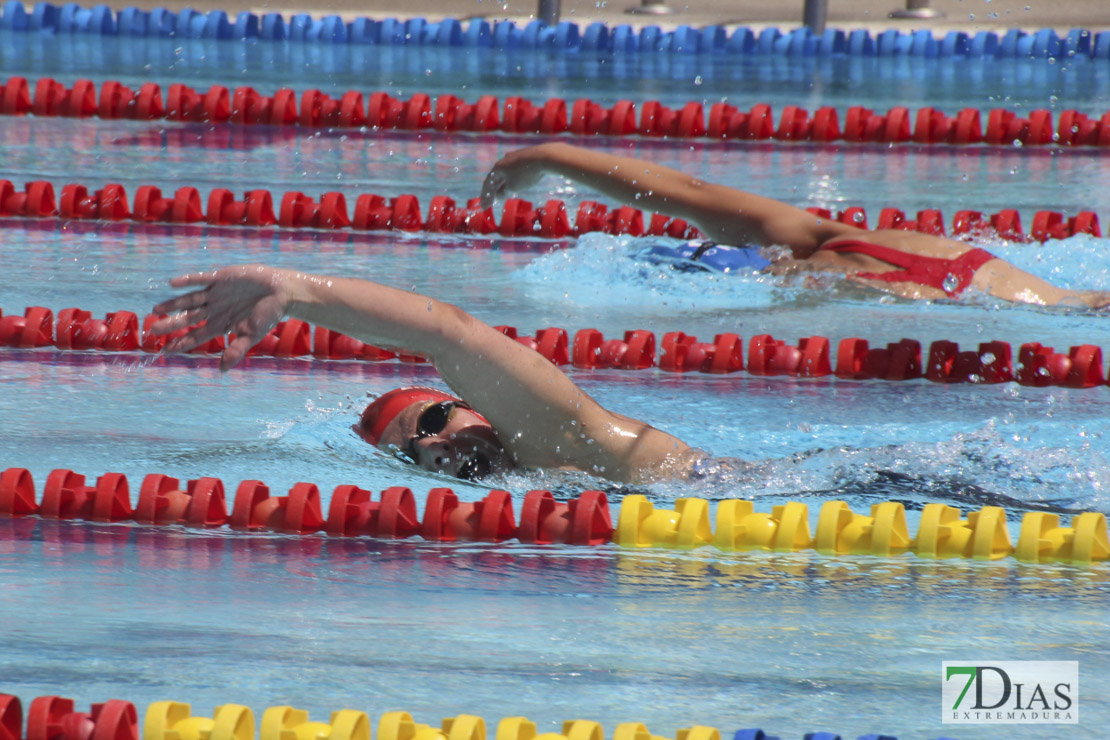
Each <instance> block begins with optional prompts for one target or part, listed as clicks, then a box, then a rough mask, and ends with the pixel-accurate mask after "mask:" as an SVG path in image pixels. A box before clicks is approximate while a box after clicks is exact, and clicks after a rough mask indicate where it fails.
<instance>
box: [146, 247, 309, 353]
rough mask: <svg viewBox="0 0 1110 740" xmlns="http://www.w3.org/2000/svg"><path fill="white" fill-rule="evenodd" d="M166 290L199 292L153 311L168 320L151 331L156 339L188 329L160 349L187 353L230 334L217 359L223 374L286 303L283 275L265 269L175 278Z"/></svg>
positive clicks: (242, 268) (278, 316) (254, 267)
mask: <svg viewBox="0 0 1110 740" xmlns="http://www.w3.org/2000/svg"><path fill="white" fill-rule="evenodd" d="M170 285H172V286H173V287H175V288H188V287H194V286H204V287H203V288H201V289H200V290H195V291H193V292H192V293H186V294H185V295H181V296H178V297H176V298H171V299H169V300H168V301H163V302H161V303H159V304H158V305H157V306H155V307H154V313H156V314H168V315H167V316H166V317H165V318H162V319H159V320H158V321H156V322H155V323H154V324H153V326H151V328H150V330H151V331H152V332H154V333H155V334H159V335H161V334H169V333H170V332H173V331H176V330H178V329H183V328H185V327H189V326H191V327H193V328H192V329H191V330H190V331H189V332H188V333H187V334H185V335H184V336H181V337H178V338H176V339H173V340H172V341H170V342H169V343H168V344H167V345H166V348H165V350H164V351H165V352H167V353H173V352H188V351H189V350H191V349H193V348H194V347H199V346H200V345H202V344H204V343H205V342H207V341H209V340H210V339H213V338H215V337H219V336H223V335H225V334H232V333H233V334H235V338H234V339H233V340H232V341H231V342H229V343H228V345H227V348H226V349H225V350H224V353H223V355H222V356H221V357H220V370H221V371H224V372H226V371H227V370H229V369H230V368H232V367H234V366H235V365H237V364H238V363H239V361H240V360H242V359H243V357H244V356H245V355H246V354H247V351H248V350H249V349H250V348H251V347H253V346H254V345H256V344H258V342H260V341H261V340H262V338H263V337H265V336H266V334H267V333H269V331H270V330H271V329H273V328H274V326H276V325H277V323H278V322H279V321H280V320H281V318H282V317H283V316H284V315H285V312H286V309H287V307H288V305H289V301H290V290H289V286H288V281H287V280H286V275H285V272H284V271H283V270H276V269H274V268H272V267H266V266H264V265H241V266H238V267H226V268H223V269H221V270H215V271H213V272H195V273H191V274H189V275H182V276H181V277H176V278H174V279H173V280H171V281H170ZM197 324H200V325H199V326H197Z"/></svg>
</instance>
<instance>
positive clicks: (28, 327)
mask: <svg viewBox="0 0 1110 740" xmlns="http://www.w3.org/2000/svg"><path fill="white" fill-rule="evenodd" d="M158 318H159V317H158V316H156V315H154V314H148V315H147V316H145V317H144V318H143V320H142V322H141V323H140V322H139V319H138V317H137V316H136V315H135V314H133V313H131V312H130V311H115V312H112V313H109V314H107V316H105V317H104V318H94V317H93V316H92V314H91V312H89V311H84V310H81V309H79V308H66V309H62V310H61V311H59V312H58V315H57V318H56V319H55V317H54V313H53V312H52V311H51V310H50V309H48V308H43V307H41V306H31V307H30V308H27V309H25V310H24V312H23V314H22V315H17V314H9V315H8V316H4V315H3V312H2V311H0V347H13V348H39V347H51V346H53V347H56V348H58V349H62V350H104V351H109V352H133V351H143V352H159V351H161V350H162V348H163V347H165V345H166V343H167V342H168V341H170V340H171V339H172V338H174V337H177V336H182V335H184V334H185V333H186V332H187V331H189V329H188V328H183V329H179V330H177V331H176V332H173V333H172V334H169V335H165V336H154V335H153V334H151V333H150V326H151V325H152V324H153V323H154V322H155V321H156V320H157V319H158ZM496 328H497V329H499V330H500V331H501V332H502V333H503V334H505V335H506V336H508V337H510V338H512V339H515V340H516V341H518V342H520V343H521V344H524V345H525V346H527V347H530V348H531V349H533V350H535V351H536V352H539V353H540V354H541V355H543V356H544V357H546V358H547V359H548V360H550V361H551V362H553V363H554V364H556V365H560V366H562V365H572V366H573V367H576V368H581V369H589V370H596V369H617V370H644V369H647V368H651V367H658V368H659V369H660V370H663V371H666V372H673V373H685V372H700V373H710V374H727V373H736V372H740V371H742V370H745V369H746V370H747V372H748V374H750V375H761V376H772V375H789V376H793V377H799V378H818V377H825V376H830V375H832V376H835V377H837V378H840V379H843V380H914V379H917V378H925V379H926V380H930V381H932V382H935V383H985V384H990V383H1007V382H1016V383H1019V384H1021V385H1030V386H1061V387H1068V388H1092V387H1094V386H1099V385H1104V384H1107V383H1110V375H1108V374H1107V373H1105V372H1104V370H1105V369H1104V367H1103V359H1102V349H1101V348H1100V347H1097V346H1095V345H1091V344H1082V345H1077V346H1073V347H1070V348H1069V349H1068V351H1067V352H1066V353H1065V352H1057V351H1055V350H1054V349H1053V348H1052V347H1046V346H1043V345H1041V344H1040V343H1039V342H1026V343H1024V344H1022V345H1021V346H1020V347H1019V349H1018V352H1017V363H1016V364H1015V363H1014V352H1013V349H1012V348H1011V346H1010V344H1009V343H1007V342H1002V341H990V342H982V343H980V344H979V346H978V347H977V348H976V349H964V350H961V349H960V347H959V346H958V345H957V344H956V343H955V342H951V341H948V340H943V339H942V340H937V341H934V342H932V343H931V344H930V345H929V347H928V350H927V351H926V352H923V351H922V345H921V343H920V342H919V341H917V340H914V339H902V340H901V341H899V342H893V343H889V344H887V345H886V346H885V347H871V346H870V344H869V343H868V341H867V340H866V339H861V338H858V337H847V338H844V339H841V340H840V342H839V343H838V344H837V345H836V347H835V354H834V348H833V346H832V344H831V342H830V340H829V339H828V338H826V337H821V336H812V337H803V338H801V339H800V340H799V341H798V343H797V344H790V343H789V342H787V341H786V340H783V339H776V338H775V337H773V336H772V335H770V334H757V335H755V336H753V337H751V339H750V340H749V341H748V351H747V364H746V365H745V355H744V341H743V339H742V338H741V337H740V336H739V335H738V334H733V333H728V332H726V333H721V334H717V335H715V336H714V337H713V340H712V341H698V338H697V337H696V336H693V335H689V334H685V333H683V332H678V331H674V332H667V333H666V334H664V335H663V337H662V339H661V340H659V341H658V342H657V341H656V337H655V334H654V333H652V332H650V331H644V330H634V331H626V332H625V333H624V335H623V336H622V337H621V338H609V339H606V338H605V337H604V335H603V334H602V333H601V332H600V331H598V330H597V329H582V330H579V331H578V332H577V333H576V334H575V335H574V337H573V339H571V338H570V335H569V334H568V333H567V330H566V329H560V328H557V327H550V328H547V329H542V330H540V331H538V332H536V333H535V334H534V335H528V334H524V333H521V332H520V331H519V330H518V329H517V328H516V327H512V326H498V327H496ZM226 341H227V340H225V338H224V337H216V338H214V339H211V340H209V341H208V342H206V343H205V344H203V345H201V346H199V347H197V348H195V349H193V350H192V351H191V354H197V355H211V354H218V353H220V352H222V351H223V350H224V347H225V346H226ZM657 349H658V353H657ZM249 354H250V355H252V356H263V357H308V356H312V357H315V358H317V359H322V360H362V361H366V362H384V361H387V360H397V361H399V362H403V363H409V364H417V363H425V362H427V359H426V358H424V357H421V356H420V355H416V354H408V353H403V352H402V353H395V352H390V351H388V350H384V349H381V348H379V347H374V346H373V345H369V344H365V343H363V342H360V341H359V340H357V339H353V338H351V337H348V336H346V335H344V334H340V333H339V332H334V331H330V330H328V329H325V328H323V327H315V329H314V328H313V327H311V326H310V325H309V324H307V323H305V322H303V321H300V320H297V319H290V320H287V321H282V322H280V323H279V324H278V325H277V326H275V327H274V328H273V329H272V330H271V331H270V333H269V334H267V335H266V336H265V337H264V338H263V339H262V341H261V342H259V343H258V344H256V345H255V346H254V347H253V348H251V350H250V352H249Z"/></svg>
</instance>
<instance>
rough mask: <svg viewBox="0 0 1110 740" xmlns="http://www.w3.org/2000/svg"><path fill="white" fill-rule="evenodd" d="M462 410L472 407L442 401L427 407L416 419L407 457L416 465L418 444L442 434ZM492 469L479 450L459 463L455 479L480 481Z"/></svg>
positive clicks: (406, 446)
mask: <svg viewBox="0 0 1110 740" xmlns="http://www.w3.org/2000/svg"><path fill="white" fill-rule="evenodd" d="M460 408H464V409H468V408H470V405H469V404H468V403H466V402H464V401H440V402H439V403H433V404H431V405H430V406H427V407H426V408H425V409H424V410H423V411H421V412H420V416H418V417H416V436H414V437H410V438H409V441H408V444H407V445H405V449H404V453H405V455H407V456H408V458H409V459H410V460H411V461H412V462H414V463H415V462H416V461H417V460H418V459H419V458H418V457H417V456H416V442H417V441H418V440H421V439H424V438H425V437H435V436H436V435H438V434H442V433H443V430H444V429H446V428H447V425H448V424H450V423H451V419H453V418H454V417H455V411H457V410H458V409H460ZM492 469H493V465H492V464H491V462H490V459H489V456H488V455H486V454H485V453H484V452H481V451H479V450H473V451H472V452H471V453H470V454H469V455H467V456H466V457H465V458H462V459H461V460H460V461H459V465H458V468H457V469H456V471H455V477H456V478H462V479H464V480H478V479H479V478H482V477H484V476H487V475H489V474H490V471H491V470H492Z"/></svg>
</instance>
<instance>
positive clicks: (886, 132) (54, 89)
mask: <svg viewBox="0 0 1110 740" xmlns="http://www.w3.org/2000/svg"><path fill="white" fill-rule="evenodd" d="M27 113H32V114H34V115H36V116H64V117H73V118H82V117H88V116H98V117H100V118H104V119H112V118H127V119H138V120H154V119H165V120H170V121H192V122H198V123H231V124H239V125H255V124H262V125H279V126H288V125H299V126H307V127H333V128H334V127H340V128H359V127H363V126H371V127H374V128H377V129H397V130H408V131H424V130H434V131H443V132H455V131H472V132H482V133H487V132H492V131H504V132H509V133H516V134H526V133H533V134H562V133H570V134H574V135H578V136H592V135H602V136H632V135H640V136H647V137H664V136H665V137H672V138H707V139H749V140H751V139H755V140H766V139H775V140H779V141H815V142H831V141H848V142H875V143H886V144H900V143H907V142H913V143H917V144H934V145H935V144H948V145H968V144H994V145H1012V144H1014V143H1015V142H1017V143H1020V144H1022V145H1023V146H1041V145H1046V144H1052V143H1056V144H1059V145H1063V146H1110V112H1108V113H1105V114H1103V115H1102V116H1101V117H1100V118H1090V117H1088V116H1087V115H1086V114H1084V113H1080V112H1079V111H1075V110H1065V111H1062V112H1061V113H1060V114H1059V118H1058V119H1057V125H1056V126H1055V127H1054V126H1053V119H1052V111H1049V110H1034V111H1030V112H1029V114H1028V115H1027V116H1024V117H1023V116H1019V115H1018V114H1017V113H1015V112H1014V111H1010V110H1005V109H1001V108H998V109H994V110H991V111H990V112H988V113H987V116H986V120H985V121H984V120H983V118H982V114H981V113H980V112H979V110H977V109H974V108H965V109H963V110H961V111H959V112H958V113H956V115H954V116H948V115H946V114H945V113H943V112H941V111H938V110H936V109H935V108H921V109H919V110H917V111H915V112H911V111H910V110H909V109H907V108H905V107H901V106H899V107H895V108H891V109H890V110H889V111H887V113H885V114H882V113H876V112H874V111H872V110H871V109H869V108H865V107H863V106H859V105H857V106H852V107H851V108H849V109H848V110H847V112H846V114H845V116H844V123H843V125H841V122H840V117H839V115H838V114H837V111H836V109H834V108H830V107H824V108H819V109H818V110H816V111H815V112H814V114H813V116H812V117H810V115H809V111H807V110H806V109H805V108H800V107H798V106H786V107H785V108H783V110H782V112H781V114H780V115H779V119H778V121H777V123H776V121H775V120H774V117H773V112H772V110H771V107H770V106H769V105H765V104H762V103H760V104H757V105H754V106H753V107H752V108H751V109H750V110H747V111H742V110H740V109H738V108H737V107H736V106H734V105H729V104H728V103H724V102H721V103H714V104H713V105H711V106H710V107H709V110H708V111H706V109H705V106H704V105H703V104H702V103H698V102H689V103H686V104H685V105H683V106H682V107H681V108H678V109H673V108H669V107H667V106H664V105H662V104H661V103H659V102H658V101H655V100H649V101H646V102H644V103H642V104H641V105H640V110H639V117H637V111H636V105H635V104H634V103H633V102H631V101H628V100H622V101H618V102H617V103H615V104H614V105H613V106H612V107H609V108H606V107H604V106H602V105H600V104H598V103H595V102H593V101H591V100H588V99H580V100H575V101H570V102H568V101H566V100H563V99H561V98H552V99H550V100H547V101H544V102H543V103H541V104H533V103H532V102H530V101H528V100H526V99H524V98H521V97H515V96H514V97H509V98H506V100H505V102H504V104H503V105H502V104H501V103H500V102H499V101H498V99H497V98H496V97H494V96H492V95H484V96H482V97H480V98H478V100H477V101H475V102H473V103H468V102H466V101H464V100H462V99H461V98H458V97H456V96H454V95H451V94H445V95H441V96H439V97H438V98H434V99H433V98H432V97H430V96H429V95H426V94H424V93H417V94H415V95H413V96H412V97H411V98H409V99H408V100H399V99H397V98H394V97H392V96H390V95H388V94H387V93H384V92H375V93H370V94H368V95H365V96H364V95H363V93H361V92H358V91H356V90H350V91H348V92H346V93H343V94H342V95H340V96H339V97H338V98H333V97H331V96H329V95H328V94H326V93H323V92H321V91H319V90H316V89H309V90H305V91H304V92H302V93H300V94H298V93H296V92H295V91H293V90H289V89H287V88H282V89H280V90H278V91H276V92H275V93H274V94H273V95H272V96H265V95H261V94H259V93H258V92H256V91H255V90H254V89H253V88H250V87H239V88H235V89H234V90H230V89H229V88H227V87H224V86H222V85H213V86H212V87H210V88H209V89H208V90H207V91H204V92H200V91H197V90H195V89H193V88H191V87H188V86H187V85H183V84H172V85H170V86H169V87H168V88H167V90H166V92H165V93H164V94H163V92H162V88H161V87H160V86H159V85H158V84H156V83H153V82H147V83H145V84H143V85H142V86H141V87H140V88H139V89H138V90H131V89H130V88H128V87H126V86H124V85H121V84H120V83H119V82H116V81H113V80H109V81H107V82H104V83H103V84H102V85H101V87H100V95H99V97H98V96H97V93H96V87H95V86H94V85H93V83H92V82H90V81H89V80H77V81H76V82H74V84H73V86H72V87H66V86H65V85H63V84H62V83H60V82H57V81H55V80H53V79H51V78H49V77H43V78H40V79H39V80H38V81H36V82H35V83H34V89H33V91H32V88H31V84H30V83H29V82H28V81H27V79H26V78H24V77H10V78H8V80H7V81H6V82H5V83H4V84H3V85H0V114H5V115H24V114H27Z"/></svg>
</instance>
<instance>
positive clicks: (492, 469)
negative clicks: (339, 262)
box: [151, 265, 704, 483]
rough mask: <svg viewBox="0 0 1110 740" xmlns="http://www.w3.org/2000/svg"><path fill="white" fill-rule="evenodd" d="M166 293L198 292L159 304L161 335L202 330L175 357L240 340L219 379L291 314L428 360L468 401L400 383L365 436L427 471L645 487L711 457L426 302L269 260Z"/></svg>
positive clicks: (190, 279)
mask: <svg viewBox="0 0 1110 740" xmlns="http://www.w3.org/2000/svg"><path fill="white" fill-rule="evenodd" d="M170 284H171V285H172V286H174V287H175V288H194V289H195V290H193V291H192V292H189V293H185V294H183V295H180V296H177V297H176V298H171V299H170V300H167V301H164V302H162V303H160V304H158V305H157V306H155V307H154V312H155V313H162V314H168V315H167V316H166V317H165V318H163V319H160V320H159V321H157V322H156V323H155V324H154V325H153V326H152V327H151V330H152V331H153V332H154V333H155V334H169V333H171V332H174V331H176V330H178V329H181V328H184V327H189V326H191V327H193V328H192V329H191V330H190V331H189V332H188V333H186V334H185V335H184V336H181V337H178V338H175V339H173V340H171V341H170V342H169V343H168V344H167V345H166V348H165V351H166V352H188V351H189V350H190V349H192V348H194V347H197V346H199V345H201V344H204V343H205V342H207V341H209V340H210V339H212V338H214V337H217V336H223V335H226V334H234V335H235V338H234V339H233V340H231V341H230V342H229V343H228V345H227V348H226V349H225V350H224V353H223V355H222V356H221V358H220V369H221V370H228V369H230V368H231V367H233V366H234V365H236V364H237V363H238V362H239V361H240V360H242V359H243V357H244V356H245V355H246V353H247V351H248V350H249V349H250V348H251V347H252V346H254V345H255V344H257V343H258V342H259V341H260V340H261V339H262V338H263V337H264V336H266V334H267V333H268V332H269V331H270V329H272V328H273V327H274V326H275V325H276V324H277V322H278V321H280V320H281V319H282V318H284V317H286V316H289V317H293V318H298V319H302V320H304V321H308V322H311V323H313V324H316V325H318V326H324V327H327V328H329V329H332V330H334V331H338V332H342V333H344V334H347V335H349V336H352V337H354V338H356V339H359V340H361V341H363V342H366V343H367V344H372V345H375V346H377V347H385V348H389V349H397V350H405V351H408V352H413V353H416V354H420V355H423V356H425V357H427V358H429V359H430V360H431V361H432V362H433V363H435V366H436V368H437V369H438V370H439V372H440V374H441V375H442V376H443V379H444V380H445V381H446V382H447V385H448V386H450V387H451V388H452V389H454V390H455V392H457V393H458V397H455V396H452V395H449V394H447V393H444V392H442V391H438V390H435V389H432V388H399V389H397V390H394V391H390V392H389V393H386V394H384V395H383V396H381V397H380V398H378V399H376V400H375V401H374V402H373V403H371V404H370V405H369V406H368V407H367V408H366V410H365V411H364V412H363V414H362V418H361V419H360V420H359V423H358V424H357V425H356V426H355V431H356V433H357V434H358V435H359V436H360V437H362V438H363V439H364V440H366V441H367V442H369V443H370V444H372V445H374V446H376V447H378V448H379V449H381V450H383V451H386V452H389V453H391V454H393V455H395V456H397V457H399V458H401V459H403V460H406V461H409V462H413V463H416V464H417V465H420V466H421V467H423V468H425V469H427V470H430V471H434V472H437V473H445V474H447V475H453V476H457V477H460V478H468V479H475V478H481V477H482V476H484V475H487V474H490V473H497V472H499V471H504V470H509V469H512V468H518V467H519V468H543V469H560V470H580V471H584V472H587V473H590V474H593V475H596V476H599V477H602V478H607V479H609V480H614V481H620V482H632V483H643V482H650V481H652V480H659V479H663V478H671V477H676V476H686V475H689V474H690V473H691V472H692V471H693V470H694V466H695V463H696V462H697V461H698V460H700V459H702V458H704V453H702V452H700V451H698V450H694V449H692V448H690V447H689V446H688V445H686V444H685V443H683V442H682V441H681V440H679V439H677V438H675V437H673V436H671V435H670V434H667V433H665V432H662V431H660V430H658V429H656V428H654V427H652V426H651V425H649V424H646V423H645V422H642V421H637V420H635V419H630V418H628V417H626V416H622V415H620V414H617V413H615V412H612V411H609V410H608V409H605V408H603V407H602V406H601V405H600V404H599V403H598V402H597V401H595V400H594V399H593V398H591V397H590V396H589V394H587V393H586V392H585V391H583V390H582V389H580V388H579V387H578V386H576V385H575V384H574V383H573V382H572V381H571V380H570V378H568V377H567V376H566V374H565V373H564V372H563V371H562V370H560V369H559V368H558V367H557V366H555V365H553V364H552V363H551V362H549V361H548V360H546V359H545V358H544V357H543V356H541V355H540V354H539V353H537V352H535V351H533V350H531V349H529V348H528V347H525V346H524V345H522V344H520V343H519V342H516V341H515V340H513V339H510V338H509V337H507V336H505V335H504V334H502V333H501V332H500V331H498V330H496V329H494V328H493V327H492V326H490V325H488V324H486V323H484V322H482V321H480V320H478V319H477V318H475V317H474V316H471V315H470V314H468V313H467V312H466V311H463V310H462V309H460V308H458V307H456V306H453V305H450V304H448V303H444V302H442V301H437V300H435V299H432V298H428V297H427V296H423V295H420V294H418V293H413V292H411V291H403V290H397V289H396V288H391V287H388V286H386V285H381V284H379V283H374V282H370V281H368V280H356V279H352V278H339V277H327V276H322V275H310V274H307V273H302V272H296V271H293V270H282V269H277V268H273V267H267V266H264V265H242V266H238V267H228V268H224V269H220V270H215V271H213V272H204V273H194V274H191V275H183V276H181V277H178V278H175V279H174V280H172V281H171V282H170ZM198 324H200V325H199V326H198Z"/></svg>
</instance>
